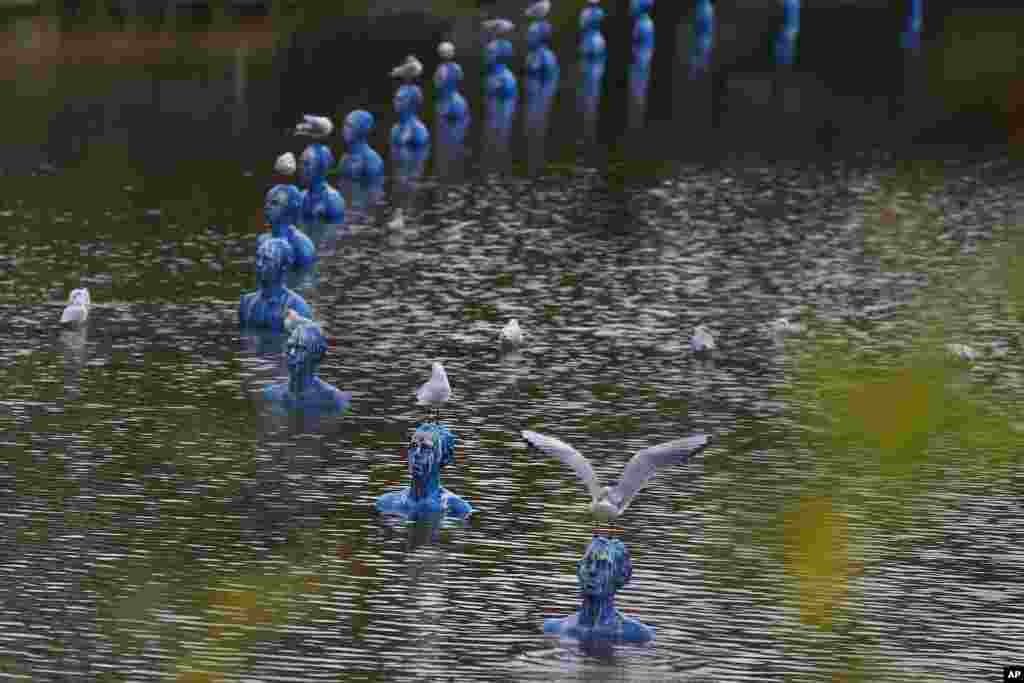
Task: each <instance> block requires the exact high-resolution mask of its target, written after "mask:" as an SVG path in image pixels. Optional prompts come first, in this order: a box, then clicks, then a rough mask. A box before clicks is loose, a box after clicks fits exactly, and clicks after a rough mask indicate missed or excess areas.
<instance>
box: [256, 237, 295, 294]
mask: <svg viewBox="0 0 1024 683" xmlns="http://www.w3.org/2000/svg"><path fill="white" fill-rule="evenodd" d="M291 267H292V250H291V247H289V246H288V243H287V242H286V241H284V240H283V239H281V238H279V237H271V238H270V239H266V240H263V242H261V243H260V246H259V248H258V249H257V250H256V279H257V280H258V281H259V284H260V287H274V286H280V285H281V284H283V283H284V278H285V276H286V275H287V274H288V270H289V269H290V268H291Z"/></svg>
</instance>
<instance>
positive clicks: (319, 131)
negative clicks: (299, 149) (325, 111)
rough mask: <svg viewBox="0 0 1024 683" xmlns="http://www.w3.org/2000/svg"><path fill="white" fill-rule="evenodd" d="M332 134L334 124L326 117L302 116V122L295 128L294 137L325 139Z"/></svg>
mask: <svg viewBox="0 0 1024 683" xmlns="http://www.w3.org/2000/svg"><path fill="white" fill-rule="evenodd" d="M332 132H334V124H333V123H332V122H331V120H330V119H329V118H327V117H326V116H314V115H313V114H303V115H302V122H301V123H299V124H298V125H296V126H295V135H305V136H307V137H311V138H325V137H327V136H328V135H330V134H331V133H332Z"/></svg>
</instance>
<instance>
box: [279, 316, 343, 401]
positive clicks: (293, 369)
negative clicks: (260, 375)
mask: <svg viewBox="0 0 1024 683" xmlns="http://www.w3.org/2000/svg"><path fill="white" fill-rule="evenodd" d="M293 321H294V322H293ZM288 326H289V327H290V328H291V334H290V336H289V337H288V341H287V343H286V344H285V354H286V355H287V358H288V381H287V382H284V383H281V384H272V385H270V386H268V387H267V388H266V389H264V396H266V398H267V400H268V401H271V402H273V403H275V404H276V405H278V406H279V407H281V408H283V409H285V410H288V411H304V412H317V413H322V414H338V413H343V412H345V411H346V410H347V409H348V407H349V405H350V404H351V403H352V394H350V393H349V392H343V391H339V390H338V389H337V388H336V387H333V386H331V385H330V384H328V383H327V382H324V381H323V380H322V379H320V378H319V377H318V376H317V370H318V369H319V367H320V361H322V360H323V357H324V354H326V353H327V338H326V337H325V336H324V333H323V330H322V329H321V328H320V326H319V325H317V324H316V323H314V322H313V321H311V320H309V319H308V318H305V317H302V316H297V315H294V314H293V315H292V316H290V318H289V322H288Z"/></svg>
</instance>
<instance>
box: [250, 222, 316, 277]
mask: <svg viewBox="0 0 1024 683" xmlns="http://www.w3.org/2000/svg"><path fill="white" fill-rule="evenodd" d="M271 237H280V238H281V239H283V240H285V241H286V242H288V246H289V248H290V249H291V252H290V253H291V258H292V265H293V267H295V268H307V267H309V266H311V265H312V264H313V263H315V262H316V259H317V255H316V246H315V245H314V244H313V240H311V239H309V236H308V235H306V233H304V232H302V231H301V230H299V229H298V228H296V227H295V226H294V225H272V226H270V232H265V233H263V234H262V235H260V236H259V237H257V238H256V240H257V245H259V244H260V243H262V242H263V241H264V240H266V239H269V238H271Z"/></svg>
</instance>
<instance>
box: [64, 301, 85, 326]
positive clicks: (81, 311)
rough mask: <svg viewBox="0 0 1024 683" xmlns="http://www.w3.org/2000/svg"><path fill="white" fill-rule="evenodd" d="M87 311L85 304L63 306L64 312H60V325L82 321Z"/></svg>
mask: <svg viewBox="0 0 1024 683" xmlns="http://www.w3.org/2000/svg"><path fill="white" fill-rule="evenodd" d="M88 315H89V311H88V310H86V308H85V306H80V305H78V304H71V305H70V306H66V307H65V308H64V312H63V313H61V316H60V322H61V324H62V325H65V324H68V323H83V322H85V319H86V318H87V317H88Z"/></svg>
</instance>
